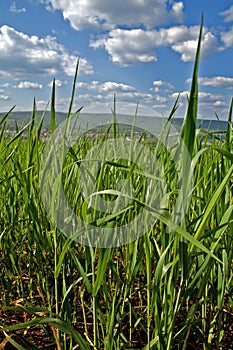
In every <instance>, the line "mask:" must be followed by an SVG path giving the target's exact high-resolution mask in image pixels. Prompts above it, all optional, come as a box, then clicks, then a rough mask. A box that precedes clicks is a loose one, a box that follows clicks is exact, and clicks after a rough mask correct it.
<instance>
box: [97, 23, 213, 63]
mask: <svg viewBox="0 0 233 350" xmlns="http://www.w3.org/2000/svg"><path fill="white" fill-rule="evenodd" d="M198 35H199V26H192V27H187V26H184V25H181V26H175V27H171V28H161V29H159V30H144V29H128V30H126V29H120V28H118V29H114V30H112V31H110V32H109V33H108V34H106V35H104V36H101V37H99V38H97V39H96V40H94V39H92V40H91V41H90V46H91V47H92V48H94V49H97V48H104V49H105V50H106V51H107V52H108V54H109V56H110V59H111V60H112V62H114V63H117V64H119V65H121V66H129V65H133V64H137V63H141V62H144V63H149V62H156V61H157V56H156V53H155V52H154V50H155V49H156V48H157V47H161V46H170V47H171V49H172V50H174V51H176V52H178V53H179V54H180V55H181V60H182V61H184V62H188V61H192V60H193V59H194V57H195V53H196V48H197V40H198ZM216 47H217V38H216V37H215V36H214V35H213V34H212V33H211V32H209V31H208V30H207V29H206V28H204V30H203V40H202V52H203V54H204V55H206V54H208V53H210V52H211V51H213V50H214V49H216Z"/></svg>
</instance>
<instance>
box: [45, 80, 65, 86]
mask: <svg viewBox="0 0 233 350" xmlns="http://www.w3.org/2000/svg"><path fill="white" fill-rule="evenodd" d="M67 83H68V81H67V80H65V81H61V80H59V79H56V80H55V86H57V87H62V86H64V85H67ZM48 86H49V87H52V86H53V80H52V81H51V82H50V83H49V84H48Z"/></svg>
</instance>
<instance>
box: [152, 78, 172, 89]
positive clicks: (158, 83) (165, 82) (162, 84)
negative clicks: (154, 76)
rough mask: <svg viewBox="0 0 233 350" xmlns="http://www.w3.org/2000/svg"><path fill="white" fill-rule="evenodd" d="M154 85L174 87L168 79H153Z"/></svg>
mask: <svg viewBox="0 0 233 350" xmlns="http://www.w3.org/2000/svg"><path fill="white" fill-rule="evenodd" d="M153 85H154V86H155V87H166V88H168V89H173V88H174V86H173V85H172V84H171V83H169V82H167V81H163V80H154V81H153Z"/></svg>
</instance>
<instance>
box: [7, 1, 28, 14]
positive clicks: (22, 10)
mask: <svg viewBox="0 0 233 350" xmlns="http://www.w3.org/2000/svg"><path fill="white" fill-rule="evenodd" d="M10 12H11V13H14V14H17V13H23V12H26V9H25V7H22V8H17V7H16V3H15V2H13V4H12V5H11V6H10Z"/></svg>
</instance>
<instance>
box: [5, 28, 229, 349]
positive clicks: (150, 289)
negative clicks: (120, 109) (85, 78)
mask: <svg viewBox="0 0 233 350" xmlns="http://www.w3.org/2000/svg"><path fill="white" fill-rule="evenodd" d="M200 37H201V33H200ZM199 55H200V39H199V45H198V49H197V56H196V61H195V66H194V73H193V79H192V85H191V91H190V96H189V101H188V106H187V113H186V115H185V117H184V121H183V125H182V129H181V138H180V140H177V142H175V143H172V145H170V144H169V137H168V136H169V125H170V124H169V122H170V121H171V120H172V119H173V118H174V116H175V113H176V109H177V107H178V103H179V101H178V100H177V101H176V104H175V106H174V108H173V110H172V111H171V114H170V116H168V124H167V125H164V129H163V133H162V135H161V136H160V139H157V138H156V139H155V140H154V139H153V137H152V138H151V136H148V135H144V134H143V133H135V130H134V129H133V126H132V129H131V133H130V135H129V133H128V132H127V134H124V132H122V131H121V130H120V129H119V128H118V124H117V115H116V113H115V110H114V106H113V113H112V118H113V122H112V123H110V124H109V126H108V128H107V129H105V130H104V132H101V133H99V134H98V135H97V134H95V135H94V137H91V135H90V133H86V134H85V133H82V135H81V136H80V137H79V138H78V139H77V140H76V142H74V143H73V144H72V145H69V143H68V147H67V142H68V141H67V140H68V139H69V135H68V134H69V130H70V127H71V126H72V127H73V126H74V124H75V121H78V118H79V113H80V111H77V112H75V113H72V112H71V111H72V104H73V98H74V88H73V92H72V97H71V102H70V106H69V110H68V113H67V119H66V122H65V124H64V127H63V129H62V132H63V134H62V136H61V138H59V137H58V136H57V135H56V137H55V136H54V135H55V134H54V132H55V133H56V126H57V120H56V112H55V108H54V106H55V84H54V86H53V89H52V96H51V110H50V126H49V130H48V132H49V135H50V136H51V137H50V139H48V138H46V139H44V138H43V137H42V130H43V116H42V118H40V119H38V114H37V110H36V104H34V109H33V112H32V116H31V120H30V121H29V122H28V124H26V125H25V126H23V127H17V124H16V125H15V133H9V132H7V131H8V119H9V118H10V116H11V111H10V112H9V113H7V114H6V115H5V116H3V117H2V119H1V121H0V125H1V129H0V269H1V275H0V288H1V292H0V293H1V294H0V306H1V311H0V349H4V348H5V349H58V350H60V349H62V350H63V349H64V350H68V349H69V350H71V349H81V350H83V349H98V350H99V349H104V350H113V349H116V350H120V349H144V350H147V349H148V350H149V349H159V350H165V349H166V350H168V349H232V344H233V329H232V324H233V274H232V268H233V249H232V247H233V137H232V107H233V106H232V104H231V106H230V108H229V115H228V124H227V127H226V130H224V133H223V137H221V138H218V137H217V136H215V134H210V133H209V132H208V131H206V132H202V133H200V131H199V130H198V129H197V128H196V121H197V117H198V111H197V107H198V98H197V96H198V62H199ZM76 73H77V72H76ZM76 78H77V75H76V76H75V79H74V86H75V83H76ZM135 118H136V117H135ZM135 120H136V119H135ZM97 136H98V137H97ZM48 145H49V147H48ZM109 145H111V147H109ZM46 147H47V151H46ZM114 147H115V148H114ZM127 147H128V148H129V152H126V151H125V149H127ZM109 148H111V150H113V152H112V151H110V150H109ZM92 150H94V151H95V152H94V151H93V152H94V153H92ZM55 151H56V152H57V154H56V157H53V152H55ZM115 151H116V153H114V152H115ZM46 152H47V153H46ZM49 152H50V153H49ZM105 152H106V153H105ZM107 152H110V153H107ZM111 152H112V153H111ZM117 152H118V153H117ZM105 155H106V157H107V155H109V156H108V157H109V158H108V160H107V161H105V160H106V157H105ZM50 156H51V157H53V158H49V157H50ZM97 156H99V158H100V159H97V158H96V157H97ZM48 159H49V160H48ZM100 160H101V161H102V162H100ZM46 162H47V163H46ZM97 162H100V163H101V166H99V168H97V172H96V173H95V171H96V170H95V168H96V163H97ZM98 164H99V163H98ZM58 169H60V171H58ZM80 169H81V172H82V174H85V176H86V177H85V178H84V180H82V181H81V180H80V173H79V172H80ZM92 171H93V172H94V174H95V176H91V172H92ZM85 172H86V173H85ZM81 179H83V178H81ZM119 180H121V181H122V182H123V186H122V187H121V188H120V189H119V188H118V187H116V183H117V182H119ZM93 183H94V185H95V187H94V190H93V193H92V195H90V196H89V197H88V196H85V195H83V191H84V190H85V186H86V187H87V190H88V189H90V188H92V185H93ZM129 183H130V185H129ZM61 184H62V188H63V190H64V192H62V191H61V187H60V185H61ZM127 186H128V187H127ZM83 188H84V189H83ZM84 192H85V191H84ZM125 193H126V194H125ZM62 195H64V198H65V199H66V200H67V201H68V202H69V204H70V208H71V211H70V208H69V209H67V208H66V207H65V206H63V207H62V208H61V206H60V204H61V202H62V201H61V198H62ZM64 198H63V199H64ZM93 203H94V204H93ZM101 203H102V204H101ZM63 204H64V203H63ZM101 205H105V206H104V210H101V208H102V207H101ZM71 212H72V213H75V215H76V217H77V218H79V220H77V222H75V225H73V226H72V224H73V221H72V220H73V218H72V217H70V216H69V214H70V213H71ZM135 218H136V219H138V221H135V220H134V219H135ZM131 223H132V224H131ZM79 225H80V226H79ZM127 225H128V226H127ZM126 226H127V227H126ZM125 227H126V228H125ZM67 228H68V231H67ZM64 232H65V234H64ZM100 234H103V235H104V237H102V238H100ZM95 235H96V236H95ZM82 242H83V243H85V244H83V243H82Z"/></svg>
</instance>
